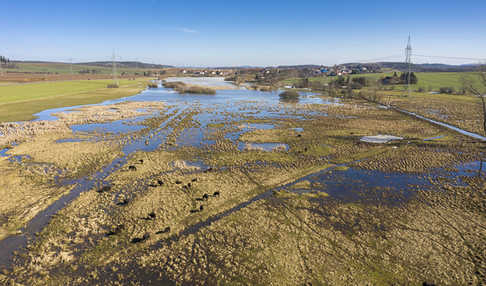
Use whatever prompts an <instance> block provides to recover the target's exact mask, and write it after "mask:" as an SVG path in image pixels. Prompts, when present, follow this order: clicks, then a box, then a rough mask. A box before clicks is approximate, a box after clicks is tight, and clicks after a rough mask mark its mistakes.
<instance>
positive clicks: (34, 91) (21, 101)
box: [0, 79, 147, 122]
mask: <svg viewBox="0 0 486 286" xmlns="http://www.w3.org/2000/svg"><path fill="white" fill-rule="evenodd" d="M146 81H147V79H137V80H120V88H106V86H107V84H108V83H111V82H112V81H111V80H78V81H55V82H41V83H29V84H14V85H6V86H0V122H8V121H22V120H30V119H34V118H35V117H34V116H33V114H35V113H38V112H40V111H42V110H45V109H50V108H59V107H65V106H73V105H80V104H90V103H98V102H102V101H104V100H108V99H114V98H120V97H125V96H129V95H132V94H136V93H138V92H140V91H141V90H142V89H144V88H145V87H146Z"/></svg>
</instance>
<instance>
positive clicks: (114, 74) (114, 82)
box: [112, 50, 118, 86]
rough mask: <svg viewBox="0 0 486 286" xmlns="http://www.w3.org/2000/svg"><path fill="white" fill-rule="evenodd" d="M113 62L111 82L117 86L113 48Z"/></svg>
mask: <svg viewBox="0 0 486 286" xmlns="http://www.w3.org/2000/svg"><path fill="white" fill-rule="evenodd" d="M112 60H113V62H112V64H113V84H115V85H117V86H118V80H117V78H116V58H115V50H113V58H112Z"/></svg>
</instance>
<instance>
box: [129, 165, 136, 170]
mask: <svg viewBox="0 0 486 286" xmlns="http://www.w3.org/2000/svg"><path fill="white" fill-rule="evenodd" d="M128 170H129V171H136V170H137V167H135V166H133V165H130V166H128Z"/></svg>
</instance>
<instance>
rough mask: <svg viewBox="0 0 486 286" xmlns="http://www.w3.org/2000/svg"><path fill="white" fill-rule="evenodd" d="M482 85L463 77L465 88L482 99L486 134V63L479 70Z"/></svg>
mask: <svg viewBox="0 0 486 286" xmlns="http://www.w3.org/2000/svg"><path fill="white" fill-rule="evenodd" d="M478 76H479V82H480V85H479V86H477V85H475V84H474V82H473V81H471V80H469V79H467V78H463V85H464V88H465V89H466V90H467V91H469V92H470V93H472V94H473V95H475V96H477V97H479V98H480V99H481V103H482V106H483V132H484V134H486V99H485V97H486V65H482V66H481V67H480V68H479V72H478Z"/></svg>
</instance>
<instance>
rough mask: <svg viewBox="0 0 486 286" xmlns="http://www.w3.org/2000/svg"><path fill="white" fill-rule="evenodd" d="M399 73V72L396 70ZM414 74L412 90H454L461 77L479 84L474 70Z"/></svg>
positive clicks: (370, 75) (323, 79) (288, 82)
mask: <svg viewBox="0 0 486 286" xmlns="http://www.w3.org/2000/svg"><path fill="white" fill-rule="evenodd" d="M397 73H398V74H400V73H399V72H397ZM391 75H393V73H392V72H388V73H368V74H355V75H350V77H351V78H353V77H366V78H369V79H370V80H373V81H377V80H378V79H380V78H383V77H385V76H391ZM415 75H416V76H417V78H418V83H417V84H415V85H413V89H414V90H418V89H419V88H422V89H423V90H424V91H427V92H428V91H439V89H440V88H441V87H453V88H454V89H455V90H456V91H458V90H460V89H462V88H463V79H464V78H465V79H468V80H470V81H471V82H472V83H473V84H474V85H475V86H476V87H479V86H480V81H479V76H478V74H477V73H474V72H417V73H415ZM336 78H337V77H312V78H309V80H310V81H319V82H321V83H323V84H325V83H329V81H331V80H334V79H336ZM298 80H300V79H298V78H291V79H287V80H284V81H282V82H281V83H282V84H283V85H291V84H293V83H295V82H297V81H298ZM394 88H395V89H396V90H405V88H406V86H405V85H395V86H394Z"/></svg>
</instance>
